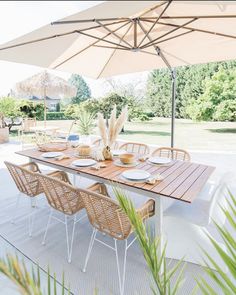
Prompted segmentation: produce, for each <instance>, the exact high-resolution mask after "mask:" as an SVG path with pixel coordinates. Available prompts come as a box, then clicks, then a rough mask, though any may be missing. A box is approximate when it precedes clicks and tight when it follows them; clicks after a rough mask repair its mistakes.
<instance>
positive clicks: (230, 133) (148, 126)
mask: <svg viewBox="0 0 236 295" xmlns="http://www.w3.org/2000/svg"><path fill="white" fill-rule="evenodd" d="M71 122H72V121H70V120H66V121H48V123H47V126H58V127H59V128H60V129H62V130H69V128H70V125H71ZM38 125H39V126H40V125H43V123H42V122H38ZM74 131H76V128H75V129H74ZM95 133H97V130H96V128H95ZM119 138H120V139H124V140H127V141H138V142H143V143H147V144H156V145H161V146H165V145H167V146H169V145H170V119H168V118H154V119H153V120H151V121H147V122H127V123H126V124H125V132H124V133H121V134H120V136H119ZM175 145H176V146H178V147H181V148H184V149H190V150H209V151H235V152H236V122H198V123H196V122H192V121H191V120H183V119H176V126H175Z"/></svg>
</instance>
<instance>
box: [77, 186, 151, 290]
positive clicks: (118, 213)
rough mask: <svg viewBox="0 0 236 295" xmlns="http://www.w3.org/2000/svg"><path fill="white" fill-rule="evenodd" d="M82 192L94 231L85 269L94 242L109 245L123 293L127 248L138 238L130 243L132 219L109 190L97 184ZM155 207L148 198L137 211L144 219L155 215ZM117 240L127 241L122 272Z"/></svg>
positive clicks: (85, 266)
mask: <svg viewBox="0 0 236 295" xmlns="http://www.w3.org/2000/svg"><path fill="white" fill-rule="evenodd" d="M80 194H81V197H82V199H83V202H84V206H85V208H86V211H87V215H88V218H89V221H90V223H91V225H92V226H93V232H92V236H91V239H90V243H89V247H88V252H87V256H86V259H85V265H84V268H83V271H84V272H85V271H86V268H87V264H88V260H89V257H90V255H91V252H92V248H93V245H94V242H95V241H96V242H99V243H101V244H103V245H104V246H107V247H108V248H109V249H112V250H113V251H115V254H116V263H117V271H118V279H119V288H120V294H122V295H123V294H124V285H125V271H126V257H127V250H128V249H129V248H130V246H131V245H132V244H133V242H134V241H135V239H136V238H134V239H133V240H132V241H131V242H130V243H129V244H128V241H127V240H128V237H129V236H130V234H131V233H132V231H133V228H132V226H131V223H130V220H129V218H128V216H127V215H126V214H125V212H124V211H123V210H122V209H121V207H120V206H119V204H118V203H117V202H116V201H114V200H112V199H111V198H110V197H109V195H108V193H107V190H106V191H104V192H103V193H101V191H97V184H96V185H94V186H92V187H90V188H89V190H80ZM154 207H155V202H154V201H153V200H148V201H147V202H146V203H145V204H144V205H143V206H142V207H141V208H140V209H138V210H137V212H138V213H139V214H140V216H141V218H142V219H143V220H146V219H147V218H149V217H151V216H153V215H154V210H155V208H154ZM98 231H99V232H101V233H104V234H106V235H108V236H110V237H111V238H113V239H114V247H112V246H110V245H108V244H106V243H105V242H103V241H101V240H99V239H97V238H96V236H97V232H98ZM117 240H123V241H124V242H125V253H124V261H123V272H122V274H121V269H120V265H119V264H120V263H119V255H118V249H117Z"/></svg>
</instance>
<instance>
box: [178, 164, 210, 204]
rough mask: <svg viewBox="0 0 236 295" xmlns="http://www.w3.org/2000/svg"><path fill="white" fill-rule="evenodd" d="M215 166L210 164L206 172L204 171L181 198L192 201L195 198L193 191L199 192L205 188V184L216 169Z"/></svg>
mask: <svg viewBox="0 0 236 295" xmlns="http://www.w3.org/2000/svg"><path fill="white" fill-rule="evenodd" d="M214 169H215V168H214V167H211V166H208V167H207V168H206V169H205V170H204V173H202V174H201V175H200V176H199V177H198V178H197V179H196V181H195V182H194V183H192V185H191V186H190V187H189V189H188V190H187V191H186V192H185V194H184V195H183V196H182V197H181V200H183V201H185V202H191V200H192V199H193V192H194V194H196V195H197V194H198V193H199V192H200V191H201V189H202V188H203V186H204V184H205V183H206V182H207V180H208V178H209V175H211V174H212V172H213V171H214Z"/></svg>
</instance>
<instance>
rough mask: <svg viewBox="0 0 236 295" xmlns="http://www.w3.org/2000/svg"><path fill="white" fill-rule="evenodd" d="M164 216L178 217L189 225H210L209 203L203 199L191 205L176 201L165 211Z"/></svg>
mask: <svg viewBox="0 0 236 295" xmlns="http://www.w3.org/2000/svg"><path fill="white" fill-rule="evenodd" d="M164 216H172V217H177V218H181V219H184V220H185V221H187V222H189V223H193V224H197V225H200V226H206V225H208V223H209V202H208V201H205V200H201V199H197V200H195V201H194V202H193V203H191V204H189V203H185V202H181V201H176V202H175V203H174V204H173V205H171V206H170V207H169V208H168V209H166V210H165V211H164Z"/></svg>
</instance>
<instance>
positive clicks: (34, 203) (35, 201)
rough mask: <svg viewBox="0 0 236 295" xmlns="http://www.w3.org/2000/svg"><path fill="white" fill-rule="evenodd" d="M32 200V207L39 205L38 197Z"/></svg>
mask: <svg viewBox="0 0 236 295" xmlns="http://www.w3.org/2000/svg"><path fill="white" fill-rule="evenodd" d="M30 200H31V207H32V208H35V207H37V199H36V198H31V199H30Z"/></svg>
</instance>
